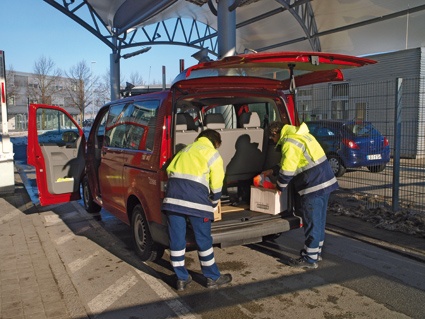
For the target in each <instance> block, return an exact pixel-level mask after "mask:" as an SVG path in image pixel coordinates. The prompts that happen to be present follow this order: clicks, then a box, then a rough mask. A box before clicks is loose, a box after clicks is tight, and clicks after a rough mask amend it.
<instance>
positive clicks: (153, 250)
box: [131, 204, 164, 261]
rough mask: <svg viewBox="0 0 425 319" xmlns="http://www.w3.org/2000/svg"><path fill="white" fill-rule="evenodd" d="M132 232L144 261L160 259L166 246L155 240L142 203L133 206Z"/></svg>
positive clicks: (135, 245) (136, 248) (136, 247)
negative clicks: (158, 243)
mask: <svg viewBox="0 0 425 319" xmlns="http://www.w3.org/2000/svg"><path fill="white" fill-rule="evenodd" d="M131 234H132V238H133V244H134V250H135V252H136V254H137V255H138V256H139V257H140V259H141V260H143V261H153V260H158V259H160V258H161V257H162V255H163V254H164V248H163V247H161V246H158V245H157V244H155V243H154V242H153V239H152V236H151V233H150V230H149V225H148V223H147V221H146V216H145V214H144V212H143V208H142V206H141V205H140V204H138V205H136V206H135V207H134V208H133V212H132V217H131Z"/></svg>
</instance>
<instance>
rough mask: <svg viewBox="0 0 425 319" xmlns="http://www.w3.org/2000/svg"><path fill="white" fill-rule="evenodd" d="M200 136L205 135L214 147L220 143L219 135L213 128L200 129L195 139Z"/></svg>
mask: <svg viewBox="0 0 425 319" xmlns="http://www.w3.org/2000/svg"><path fill="white" fill-rule="evenodd" d="M200 137H206V138H207V139H209V140H210V141H211V143H212V144H213V145H214V147H215V148H218V147H219V146H220V145H221V135H220V133H219V132H217V131H215V130H211V129H206V130H204V131H202V132H201V133H199V135H198V137H197V138H196V140H198V139H199V138H200Z"/></svg>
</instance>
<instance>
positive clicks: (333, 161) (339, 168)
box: [328, 155, 345, 177]
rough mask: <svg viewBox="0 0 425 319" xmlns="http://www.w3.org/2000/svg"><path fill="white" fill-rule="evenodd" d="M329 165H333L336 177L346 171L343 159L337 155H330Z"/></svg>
mask: <svg viewBox="0 0 425 319" xmlns="http://www.w3.org/2000/svg"><path fill="white" fill-rule="evenodd" d="M328 162H329V165H331V168H332V172H333V173H334V174H335V176H336V177H341V176H342V175H344V173H345V167H344V165H343V164H342V161H341V159H340V158H339V157H338V156H336V155H329V156H328Z"/></svg>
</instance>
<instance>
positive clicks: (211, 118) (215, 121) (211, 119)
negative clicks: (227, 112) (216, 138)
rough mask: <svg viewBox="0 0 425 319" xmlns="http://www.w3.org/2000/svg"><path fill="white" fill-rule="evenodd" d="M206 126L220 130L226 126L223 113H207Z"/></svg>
mask: <svg viewBox="0 0 425 319" xmlns="http://www.w3.org/2000/svg"><path fill="white" fill-rule="evenodd" d="M205 126H206V127H207V128H209V129H212V130H220V129H224V128H225V127H226V125H225V123H224V117H223V114H221V113H211V114H207V115H205Z"/></svg>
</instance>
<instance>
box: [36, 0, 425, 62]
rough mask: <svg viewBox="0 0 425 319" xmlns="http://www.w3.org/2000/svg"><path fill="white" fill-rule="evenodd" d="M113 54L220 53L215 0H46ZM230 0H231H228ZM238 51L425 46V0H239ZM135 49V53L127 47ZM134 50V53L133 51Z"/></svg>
mask: <svg viewBox="0 0 425 319" xmlns="http://www.w3.org/2000/svg"><path fill="white" fill-rule="evenodd" d="M44 1H45V2H47V3H49V4H50V5H52V6H54V7H56V8H57V9H58V10H60V11H62V12H63V13H65V14H67V15H68V16H69V17H71V18H72V19H74V20H75V21H77V22H78V23H80V24H81V25H82V26H84V27H85V28H86V29H87V30H89V31H90V32H92V33H93V34H94V35H96V36H97V37H98V38H99V39H101V40H102V41H103V42H104V43H105V44H107V45H108V46H109V47H110V48H111V49H112V51H113V52H115V53H118V54H119V55H120V56H121V57H123V55H124V53H126V52H131V51H135V48H139V47H143V46H152V45H161V44H174V45H185V46H190V47H194V48H208V50H209V52H210V55H211V54H212V55H217V52H218V51H217V30H218V22H217V16H216V15H215V13H216V12H215V11H216V10H217V1H213V0H153V1H148V0H145V1H135V0H44ZM221 1H223V0H221ZM228 2H230V3H233V5H232V6H231V7H230V8H229V10H236V48H235V49H236V52H237V53H244V52H245V51H246V50H248V49H249V50H255V51H257V52H260V51H323V52H334V53H342V54H350V55H356V56H358V55H366V54H372V53H378V52H387V51H395V50H401V49H405V48H414V47H420V46H424V44H425V38H424V36H423V35H424V30H425V0H405V1H400V0H314V1H311V0H234V1H233V2H232V1H228ZM127 50H128V51H127ZM130 55H131V53H127V56H126V57H129V56H130Z"/></svg>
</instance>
